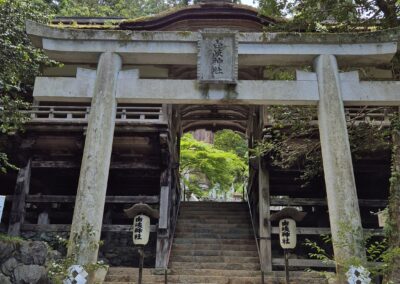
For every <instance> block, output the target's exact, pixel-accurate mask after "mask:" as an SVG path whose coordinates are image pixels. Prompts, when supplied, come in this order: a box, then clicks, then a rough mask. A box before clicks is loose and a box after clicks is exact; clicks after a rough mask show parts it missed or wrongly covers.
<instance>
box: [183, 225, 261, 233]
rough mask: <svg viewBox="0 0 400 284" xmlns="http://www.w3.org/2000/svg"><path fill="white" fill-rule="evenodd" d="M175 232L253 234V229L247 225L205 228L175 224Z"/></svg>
mask: <svg viewBox="0 0 400 284" xmlns="http://www.w3.org/2000/svg"><path fill="white" fill-rule="evenodd" d="M175 233H176V234H178V233H195V234H248V235H251V234H253V229H251V228H249V227H247V228H246V227H241V228H237V227H236V228H223V227H221V228H219V227H212V228H205V227H200V228H198V227H189V226H188V227H186V226H177V227H176V230H175Z"/></svg>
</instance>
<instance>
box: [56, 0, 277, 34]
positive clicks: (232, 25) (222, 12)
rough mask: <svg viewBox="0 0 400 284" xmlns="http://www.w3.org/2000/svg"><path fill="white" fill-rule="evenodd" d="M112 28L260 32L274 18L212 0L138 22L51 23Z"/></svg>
mask: <svg viewBox="0 0 400 284" xmlns="http://www.w3.org/2000/svg"><path fill="white" fill-rule="evenodd" d="M110 21H111V22H114V23H116V25H115V28H116V29H121V30H135V31H197V30H199V29H204V28H229V29H233V30H237V31H241V32H261V31H262V30H263V27H264V26H268V25H271V24H274V23H275V22H277V20H276V19H273V18H270V17H265V16H262V15H259V13H258V11H257V9H255V8H253V7H251V6H247V5H240V4H233V3H227V2H219V1H211V2H204V3H200V4H196V5H190V6H186V7H183V8H179V9H176V8H175V9H170V10H167V11H165V12H162V13H160V14H157V15H152V16H146V17H141V18H137V19H123V18H118V17H112V18H87V17H58V18H56V19H55V20H53V24H64V25H73V24H78V25H85V26H86V25H87V27H88V28H90V26H92V28H101V26H105V24H106V23H109V22H110Z"/></svg>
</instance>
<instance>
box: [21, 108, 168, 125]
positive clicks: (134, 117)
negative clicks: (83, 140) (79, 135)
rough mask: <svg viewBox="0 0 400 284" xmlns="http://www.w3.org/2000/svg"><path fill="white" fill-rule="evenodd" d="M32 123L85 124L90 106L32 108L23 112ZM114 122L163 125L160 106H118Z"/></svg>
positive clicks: (163, 118) (163, 120) (163, 119)
mask: <svg viewBox="0 0 400 284" xmlns="http://www.w3.org/2000/svg"><path fill="white" fill-rule="evenodd" d="M23 112H25V113H27V114H28V115H29V117H30V118H31V121H32V122H57V123H67V122H68V123H70V122H77V123H86V122H87V120H88V117H89V113H90V106H68V105H66V106H32V107H31V109H29V110H24V111H23ZM116 122H117V123H124V122H128V123H129V122H137V123H165V117H164V114H163V107H162V106H159V105H157V106H118V107H117V112H116Z"/></svg>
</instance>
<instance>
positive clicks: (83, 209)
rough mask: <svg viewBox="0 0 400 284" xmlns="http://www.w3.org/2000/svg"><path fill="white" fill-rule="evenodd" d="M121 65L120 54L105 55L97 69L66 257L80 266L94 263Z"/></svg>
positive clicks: (105, 188) (102, 55) (105, 187)
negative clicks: (73, 259)
mask: <svg viewBox="0 0 400 284" xmlns="http://www.w3.org/2000/svg"><path fill="white" fill-rule="evenodd" d="M121 64H122V63H121V58H120V56H119V55H117V54H115V53H110V52H105V53H102V54H101V55H100V59H99V63H98V67H97V74H96V81H95V85H94V90H93V96H92V104H91V110H90V114H89V121H88V127H87V133H86V140H85V148H84V151H83V158H82V165H81V172H80V176H79V184H78V192H77V194H76V201H75V209H74V217H73V219H72V226H71V234H70V239H69V246H68V256H72V257H74V258H75V259H76V263H77V264H81V265H82V264H89V263H96V262H97V254H98V250H99V241H100V233H101V226H102V222H103V212H104V203H105V198H106V190H107V181H108V173H109V170H110V160H111V150H112V143H113V139H114V128H115V112H116V104H117V102H116V97H115V94H116V87H117V76H118V72H119V70H120V69H121Z"/></svg>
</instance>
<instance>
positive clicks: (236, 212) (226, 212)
mask: <svg viewBox="0 0 400 284" xmlns="http://www.w3.org/2000/svg"><path fill="white" fill-rule="evenodd" d="M179 214H208V215H218V214H224V215H243V214H246V215H247V214H249V212H248V210H246V209H242V208H232V209H223V208H216V209H208V210H207V209H206V208H204V209H203V208H200V209H198V208H181V209H180V210H179Z"/></svg>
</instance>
